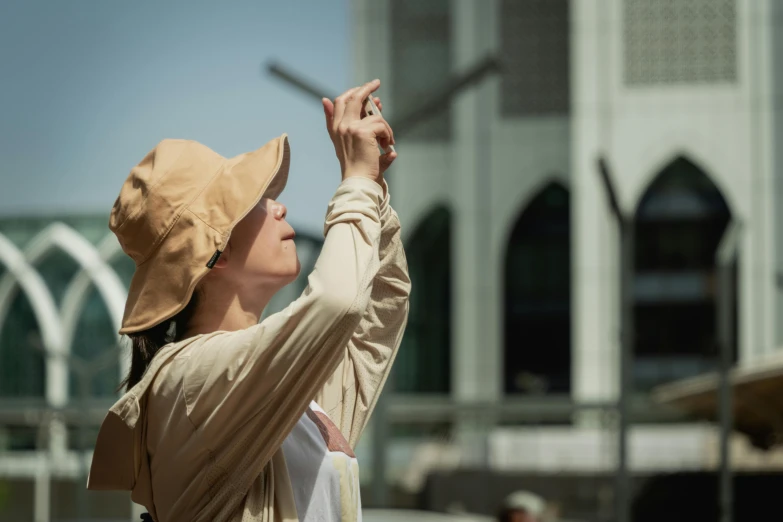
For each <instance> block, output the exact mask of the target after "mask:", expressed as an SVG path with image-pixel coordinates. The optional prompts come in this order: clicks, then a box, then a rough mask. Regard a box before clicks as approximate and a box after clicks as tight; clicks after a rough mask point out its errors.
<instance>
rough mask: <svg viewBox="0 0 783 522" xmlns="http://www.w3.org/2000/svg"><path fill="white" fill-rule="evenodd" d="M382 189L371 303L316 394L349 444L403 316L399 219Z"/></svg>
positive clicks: (406, 289) (405, 286) (380, 379)
mask: <svg viewBox="0 0 783 522" xmlns="http://www.w3.org/2000/svg"><path fill="white" fill-rule="evenodd" d="M384 185H385V184H384ZM384 192H385V193H386V195H385V198H384V200H383V202H382V203H381V209H380V212H381V225H382V226H381V238H380V244H379V258H380V267H379V269H378V271H377V273H376V275H375V278H374V279H373V282H372V291H371V293H370V302H369V304H368V306H367V309H366V311H365V313H364V316H363V317H362V319H361V321H360V323H359V326H358V328H357V329H356V331H355V332H354V334H353V335H352V336H351V338H350V340H349V341H348V343H347V344H346V347H345V350H344V353H343V358H342V360H341V361H340V363H339V365H338V366H337V369H336V370H335V372H334V373H333V374H332V375H331V377H330V378H329V380H328V381H327V382H326V383H325V384H324V386H323V387H322V388H321V390H320V391H319V393H318V395H317V396H316V402H318V404H319V405H321V407H322V408H324V410H325V411H326V412H327V413H328V414H329V416H330V418H331V419H332V420H333V421H334V422H335V424H337V425H338V426H339V427H340V430H341V431H342V432H343V435H344V436H345V438H346V439H347V440H348V441H349V443H350V444H351V446H352V447H355V446H356V443H357V442H358V440H359V437H360V436H361V434H362V432H363V431H364V428H365V426H366V425H367V422H368V421H369V418H370V415H371V414H372V410H373V408H374V407H375V403H376V401H377V400H378V396H379V395H380V393H381V390H382V389H383V386H384V384H385V382H386V379H387V377H388V375H389V372H390V371H391V367H392V364H393V362H394V358H395V357H396V355H397V350H398V349H399V347H400V342H401V340H402V335H403V333H404V331H405V325H406V323H407V320H408V297H409V295H410V289H411V283H410V278H409V277H408V264H407V261H406V259H405V250H404V249H403V245H402V240H401V239H400V221H399V218H398V217H397V213H396V212H395V211H394V209H393V208H392V207H391V205H390V204H389V195H388V191H387V190H385V191H384Z"/></svg>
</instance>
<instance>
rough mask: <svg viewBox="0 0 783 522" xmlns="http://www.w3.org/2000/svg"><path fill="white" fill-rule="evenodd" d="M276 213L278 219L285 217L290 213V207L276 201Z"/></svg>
mask: <svg viewBox="0 0 783 522" xmlns="http://www.w3.org/2000/svg"><path fill="white" fill-rule="evenodd" d="M274 215H275V217H276V218H277V219H285V217H286V215H288V209H287V208H285V205H283V204H282V203H278V202H277V201H275V210H274Z"/></svg>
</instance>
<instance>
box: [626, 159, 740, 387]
mask: <svg viewBox="0 0 783 522" xmlns="http://www.w3.org/2000/svg"><path fill="white" fill-rule="evenodd" d="M730 219H731V212H730V210H729V207H728V205H727V204H726V200H725V199H724V198H723V196H722V195H721V193H720V190H718V187H716V186H715V184H714V183H713V182H712V181H711V180H710V178H709V177H708V176H707V175H706V174H705V173H704V172H703V171H702V170H701V169H700V168H699V167H697V166H696V165H694V164H693V163H691V162H690V161H688V160H687V159H685V158H682V157H680V158H677V159H675V160H674V161H672V162H671V163H670V164H669V165H668V166H667V167H665V168H664V169H663V170H662V171H661V172H660V173H659V174H658V176H657V177H656V178H655V179H654V180H653V182H652V183H650V186H649V187H648V188H647V190H646V191H645V193H644V195H643V196H642V198H641V200H640V202H639V206H638V208H637V210H636V222H635V243H634V250H635V252H634V263H635V276H634V297H635V308H634V313H635V316H634V321H635V325H634V326H635V334H636V335H635V344H634V353H635V359H636V361H635V364H634V378H635V386H636V388H637V389H639V390H649V389H650V388H652V387H653V386H656V385H657V384H661V383H664V382H667V381H671V380H675V379H680V378H684V377H690V376H693V375H696V374H699V373H702V372H705V371H709V370H711V369H714V368H715V364H716V362H717V359H716V354H717V351H716V323H715V314H716V311H715V303H716V293H715V292H716V285H715V283H716V272H715V251H716V249H717V247H718V243H719V242H720V240H721V237H722V236H723V233H724V231H725V229H726V226H727V224H728V222H729V220H730ZM735 284H736V282H735ZM735 295H736V293H735ZM735 309H736V307H735ZM735 331H736V329H735Z"/></svg>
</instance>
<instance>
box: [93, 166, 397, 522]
mask: <svg viewBox="0 0 783 522" xmlns="http://www.w3.org/2000/svg"><path fill="white" fill-rule="evenodd" d="M385 194H386V190H385V187H383V188H382V187H381V186H380V185H378V184H377V183H375V182H373V181H371V180H368V179H364V178H349V179H347V180H346V181H344V182H343V183H342V184H341V185H340V187H339V188H338V190H337V192H336V194H335V196H334V197H333V198H332V200H331V202H330V204H329V208H328V212H327V217H326V222H325V226H324V233H325V238H326V239H325V241H324V245H323V249H322V251H321V255H320V257H319V258H318V261H317V262H316V265H315V269H314V270H313V273H312V274H311V275H310V276H309V280H308V282H309V284H308V287H307V289H306V290H305V291H304V293H303V294H302V296H301V297H300V298H299V299H297V300H296V301H295V302H293V303H292V304H291V305H290V306H289V307H288V308H286V309H285V310H283V311H282V312H280V313H277V314H275V315H273V316H270V317H269V318H267V319H266V320H264V321H263V322H262V323H260V324H258V325H256V326H253V327H251V328H247V329H245V330H241V331H236V332H215V333H212V334H208V335H202V336H197V337H194V338H191V339H187V340H185V341H182V342H179V343H176V344H170V345H167V346H165V347H164V348H162V349H161V350H160V352H158V354H157V355H156V356H155V358H154V359H153V361H152V363H151V364H150V367H149V369H148V370H147V372H146V373H145V374H144V377H143V378H142V380H141V382H139V383H138V384H137V385H136V386H134V387H133V389H131V390H130V391H128V393H126V394H125V395H124V396H123V397H122V398H121V399H120V400H119V401H118V402H117V403H116V404H115V405H114V406H113V407H112V408H111V409H110V411H109V413H108V414H107V416H106V419H105V420H104V422H103V425H102V426H101V430H100V433H99V435H98V440H97V443H96V447H95V453H94V456H93V462H92V468H91V470H90V477H89V480H88V488H90V489H125V490H132V494H131V498H132V499H133V500H134V501H135V502H137V503H139V504H142V505H144V506H145V507H146V508H147V509H148V510H149V512H150V514H152V516H153V518H154V519H155V520H156V521H158V522H168V521H180V520H182V521H185V520H188V521H190V520H194V521H202V522H217V521H223V520H232V521H239V520H241V521H267V522H273V521H295V520H298V518H297V514H296V507H295V504H294V499H293V494H292V490H291V484H290V481H289V478H288V472H287V468H286V464H285V459H284V457H283V451H282V449H281V445H282V442H283V440H284V439H285V437H286V436H287V435H288V433H289V432H290V431H291V429H292V428H293V426H294V425H295V424H296V422H297V421H298V420H299V418H300V417H301V415H302V414H303V413H304V411H305V410H306V409H307V406H308V405H309V403H310V401H311V400H313V399H315V400H316V402H318V404H319V405H320V406H321V407H322V408H323V409H324V410H325V411H326V412H327V413H328V414H329V416H330V418H331V419H332V420H333V421H334V423H335V424H336V425H337V426H338V427H339V428H340V430H341V431H342V433H343V435H344V436H345V438H346V439H347V440H348V442H349V443H350V444H351V446H352V447H355V446H356V443H357V441H358V440H359V437H360V435H361V433H362V431H363V430H364V427H365V426H366V424H367V421H368V419H369V416H370V413H371V412H372V410H373V407H374V406H375V402H376V400H377V398H378V394H379V393H380V390H381V388H382V387H383V384H384V382H385V380H386V377H387V376H388V374H389V370H390V368H391V365H392V362H393V361H394V357H395V355H396V352H397V349H398V347H399V345H400V340H401V338H402V334H403V331H404V329H405V324H406V321H407V315H408V295H409V292H410V280H409V278H408V270H407V264H406V261H405V253H404V250H403V248H402V243H401V240H400V226H399V220H398V218H397V215H396V213H395V212H394V210H393V209H392V208H391V206H390V205H389V198H388V195H385Z"/></svg>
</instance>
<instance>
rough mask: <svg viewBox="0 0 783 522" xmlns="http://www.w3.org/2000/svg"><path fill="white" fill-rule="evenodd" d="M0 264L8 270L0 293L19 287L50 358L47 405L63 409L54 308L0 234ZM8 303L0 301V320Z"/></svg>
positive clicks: (64, 373) (61, 348)
mask: <svg viewBox="0 0 783 522" xmlns="http://www.w3.org/2000/svg"><path fill="white" fill-rule="evenodd" d="M0 263H3V264H4V265H5V266H6V269H7V270H8V272H6V274H5V275H4V276H3V278H2V280H0V289H2V287H3V285H4V284H5V285H11V284H12V285H13V289H14V290H15V289H16V285H17V284H18V285H19V287H21V289H22V291H23V292H24V294H25V295H26V296H27V299H28V301H29V302H30V306H31V307H32V309H33V314H35V318H36V321H38V328H39V329H40V330H41V342H42V343H43V349H44V350H46V353H48V354H51V355H53V357H46V358H45V368H46V375H45V381H46V388H45V390H46V391H45V397H46V401H47V403H48V404H50V405H52V406H55V407H59V406H63V405H64V404H65V402H66V401H67V398H68V396H67V394H68V366H67V365H66V363H65V359H64V358H63V357H62V355H65V354H66V348H65V344H64V336H63V332H62V323H61V321H60V316H59V314H58V311H57V305H56V304H55V302H54V299H53V298H52V294H51V293H50V292H49V289H48V288H47V286H46V282H45V281H44V280H43V278H42V277H41V275H40V274H39V273H38V271H36V270H35V268H34V267H33V266H32V265H30V263H28V262H27V259H26V258H25V256H24V254H23V253H22V251H20V250H19V249H18V248H16V245H14V244H13V243H12V242H11V241H10V240H8V238H6V237H5V236H4V235H3V234H0ZM11 293H13V292H11ZM10 303H11V300H10V299H5V300H0V318H4V317H5V316H6V315H7V314H8V309H9V308H10ZM0 324H2V323H1V322H0ZM58 355H59V356H60V357H58Z"/></svg>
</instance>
